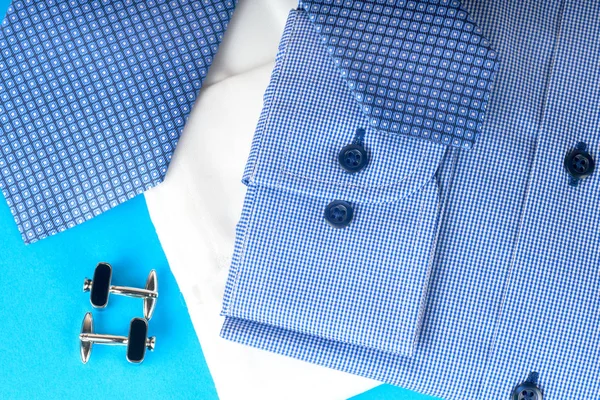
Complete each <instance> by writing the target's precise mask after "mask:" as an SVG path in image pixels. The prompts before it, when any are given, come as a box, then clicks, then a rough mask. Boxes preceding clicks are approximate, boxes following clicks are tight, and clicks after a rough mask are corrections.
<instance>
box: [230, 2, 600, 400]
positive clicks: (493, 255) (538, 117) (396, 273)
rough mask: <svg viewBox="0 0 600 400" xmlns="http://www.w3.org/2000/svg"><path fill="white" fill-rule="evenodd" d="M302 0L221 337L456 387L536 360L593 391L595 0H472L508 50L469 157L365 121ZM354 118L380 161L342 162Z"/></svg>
mask: <svg viewBox="0 0 600 400" xmlns="http://www.w3.org/2000/svg"><path fill="white" fill-rule="evenodd" d="M309 3H311V4H312V3H313V2H303V7H304V8H302V7H301V8H300V9H298V10H296V11H292V12H291V14H290V16H289V19H288V24H287V26H286V29H285V33H284V36H283V38H282V41H281V45H280V51H279V54H278V57H277V60H276V66H275V69H274V71H273V75H272V79H271V83H270V85H269V88H268V89H267V92H266V94H265V101H264V108H263V112H262V115H261V118H260V120H259V123H258V127H257V130H256V133H255V136H254V140H253V144H252V149H251V153H250V157H249V160H248V163H247V166H246V170H245V172H244V177H243V182H244V183H245V184H246V185H247V195H246V199H245V203H244V210H243V213H242V217H241V220H240V222H239V224H238V227H237V232H236V233H237V236H236V245H235V249H234V255H233V262H232V264H231V269H230V274H229V279H228V283H227V288H226V292H225V298H224V304H223V309H222V313H223V315H224V316H225V317H226V318H225V324H224V326H223V329H222V332H221V334H222V336H223V337H224V338H227V339H230V340H233V341H236V342H239V343H243V344H248V345H251V346H254V347H258V348H261V349H265V350H269V351H273V352H277V353H280V354H284V355H288V356H292V357H295V358H299V359H302V360H305V361H309V362H312V363H316V364H320V365H324V366H328V367H331V368H335V369H339V370H342V371H346V372H350V373H354V374H358V375H362V376H365V377H369V378H373V379H377V380H380V381H383V382H388V383H391V384H395V385H398V386H402V387H405V388H409V389H412V390H415V391H418V392H420V393H425V394H430V395H433V396H436V397H440V398H443V399H447V400H453V399H461V400H464V399H465V398H478V399H507V400H508V399H511V394H512V392H513V389H514V388H515V387H516V386H517V385H519V383H521V382H523V381H525V380H526V379H527V377H528V376H530V374H531V373H537V375H538V377H539V378H538V382H537V383H538V385H539V387H540V388H541V389H542V391H543V398H544V399H545V400H558V399H565V398H572V399H595V398H597V397H598V396H599V395H600V380H598V374H599V373H600V371H599V370H598V366H599V365H600V302H599V300H600V274H599V273H598V269H599V262H600V261H599V253H598V243H600V218H599V216H600V215H599V213H600V211H599V210H600V196H598V193H600V180H599V179H600V178H599V175H598V173H597V172H596V173H594V174H593V175H591V176H590V177H588V178H587V179H585V180H583V181H582V182H580V184H579V185H577V186H575V187H574V186H571V185H569V177H568V174H567V172H566V171H565V168H564V164H563V163H564V158H565V155H566V154H567V153H568V152H569V151H570V150H572V149H573V148H574V147H575V146H576V145H577V143H580V142H583V143H586V144H587V146H588V149H589V151H590V153H591V154H592V155H593V156H595V157H597V156H598V154H600V135H599V133H598V129H597V125H598V106H597V105H598V104H599V103H600V86H598V85H597V81H598V77H599V76H600V62H599V61H600V18H599V17H600V9H599V8H598V5H597V3H596V2H594V1H592V0H585V1H569V0H564V1H561V2H555V1H540V2H529V3H527V2H525V3H524V2H512V1H508V0H500V1H476V0H472V1H471V0H465V1H463V2H462V5H461V7H462V8H463V9H464V10H465V11H466V12H467V13H468V15H469V18H472V21H474V23H475V24H476V25H477V26H478V27H479V28H480V29H481V31H482V33H483V36H484V37H486V38H487V39H488V40H489V41H490V43H491V48H493V49H494V51H497V53H498V58H499V59H500V60H501V66H500V68H499V69H498V70H497V74H496V77H495V80H494V87H493V90H492V91H491V94H490V96H489V103H488V104H487V111H486V115H485V119H484V120H483V124H482V126H481V128H482V130H481V134H480V135H478V139H477V145H476V146H474V147H473V148H471V149H469V150H468V151H467V149H465V146H458V147H455V146H446V145H445V143H443V142H441V141H440V142H435V141H430V140H421V139H422V138H415V137H410V135H398V134H396V133H393V132H389V131H386V130H382V129H381V127H380V126H379V125H378V126H373V124H372V120H371V119H370V115H369V114H368V113H367V114H365V109H364V107H363V104H361V103H360V101H359V100H360V99H357V97H356V96H357V93H356V92H355V91H353V88H352V87H349V86H350V85H349V83H348V81H347V80H346V77H345V76H343V74H342V70H341V68H340V66H339V63H336V61H335V57H333V56H332V53H331V51H330V50H329V49H328V46H327V43H325V41H326V40H328V39H327V38H326V37H325V39H324V36H323V35H321V34H320V32H319V31H318V29H317V27H316V26H315V24H314V23H313V21H314V20H315V17H313V18H311V13H310V11H308V9H309V7H310V6H311V4H309ZM314 3H316V4H319V5H321V6H323V5H327V4H332V3H333V1H326V0H323V1H321V2H314ZM355 3H356V4H361V6H362V5H364V4H367V3H368V4H371V5H373V6H375V5H376V4H383V2H381V3H380V2H375V1H344V2H343V5H344V7H348V8H351V7H352V6H353V4H355ZM396 3H397V4H398V5H401V4H402V5H403V4H407V3H409V2H407V3H404V2H402V1H397V2H394V4H396ZM416 3H427V4H429V3H437V2H434V1H432V2H416ZM386 4H387V3H386ZM390 4H391V3H390ZM411 52H412V50H411V51H410V52H409V53H411ZM334 53H335V51H334ZM492 70H493V69H492ZM488 88H489V86H488ZM359 97H360V96H359ZM380 122H381V121H379V122H378V124H379V123H380ZM357 128H365V129H366V130H367V133H366V135H365V139H364V140H365V142H364V144H365V148H366V149H367V151H368V152H369V156H370V161H369V165H368V166H367V167H366V168H365V169H364V170H363V171H361V172H360V173H357V174H348V173H346V172H345V171H343V170H342V169H341V168H340V166H339V164H337V152H338V151H339V150H340V149H341V148H342V147H343V146H344V145H346V144H348V143H351V142H352V140H353V135H354V132H355V131H356V129H357ZM416 136H419V135H416ZM333 200H344V201H348V202H350V203H351V204H352V205H353V207H354V219H353V221H352V222H351V224H350V225H349V226H348V227H346V228H344V229H334V228H332V227H331V226H329V225H328V224H327V222H326V220H325V218H324V217H323V211H324V208H325V207H326V205H327V204H329V203H330V202H331V201H333Z"/></svg>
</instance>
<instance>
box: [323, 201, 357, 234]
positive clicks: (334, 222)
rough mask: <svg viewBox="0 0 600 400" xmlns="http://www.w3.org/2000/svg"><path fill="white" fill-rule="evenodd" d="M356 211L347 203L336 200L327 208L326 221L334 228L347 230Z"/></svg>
mask: <svg viewBox="0 0 600 400" xmlns="http://www.w3.org/2000/svg"><path fill="white" fill-rule="evenodd" d="M353 214H354V210H353V209H352V204H350V203H348V202H347V201H342V200H334V201H332V202H331V203H329V204H328V205H327V207H326V208H325V219H326V220H327V222H329V225H331V226H333V227H334V228H345V227H347V226H348V224H350V222H351V221H352V215H353Z"/></svg>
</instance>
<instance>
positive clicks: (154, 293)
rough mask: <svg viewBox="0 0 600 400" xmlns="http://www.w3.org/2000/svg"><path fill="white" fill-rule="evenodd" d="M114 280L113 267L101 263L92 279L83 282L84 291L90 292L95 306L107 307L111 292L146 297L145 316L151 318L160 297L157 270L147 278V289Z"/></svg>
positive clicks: (91, 300)
mask: <svg viewBox="0 0 600 400" xmlns="http://www.w3.org/2000/svg"><path fill="white" fill-rule="evenodd" d="M111 282H112V267H111V266H110V264H108V263H99V264H98V265H97V266H96V269H95V271H94V278H93V279H92V280H90V279H88V278H86V279H85V280H84V282H83V291H84V292H88V291H89V292H91V293H90V303H91V304H92V307H94V308H105V307H106V306H107V304H108V297H109V295H110V294H111V293H113V294H117V295H121V296H128V297H139V298H142V299H144V318H146V319H147V320H150V318H152V314H153V313H154V308H155V306H156V299H157V298H158V278H157V276H156V271H154V270H152V271H150V274H149V275H148V279H147V280H146V287H145V289H137V288H132V287H126V286H114V285H111Z"/></svg>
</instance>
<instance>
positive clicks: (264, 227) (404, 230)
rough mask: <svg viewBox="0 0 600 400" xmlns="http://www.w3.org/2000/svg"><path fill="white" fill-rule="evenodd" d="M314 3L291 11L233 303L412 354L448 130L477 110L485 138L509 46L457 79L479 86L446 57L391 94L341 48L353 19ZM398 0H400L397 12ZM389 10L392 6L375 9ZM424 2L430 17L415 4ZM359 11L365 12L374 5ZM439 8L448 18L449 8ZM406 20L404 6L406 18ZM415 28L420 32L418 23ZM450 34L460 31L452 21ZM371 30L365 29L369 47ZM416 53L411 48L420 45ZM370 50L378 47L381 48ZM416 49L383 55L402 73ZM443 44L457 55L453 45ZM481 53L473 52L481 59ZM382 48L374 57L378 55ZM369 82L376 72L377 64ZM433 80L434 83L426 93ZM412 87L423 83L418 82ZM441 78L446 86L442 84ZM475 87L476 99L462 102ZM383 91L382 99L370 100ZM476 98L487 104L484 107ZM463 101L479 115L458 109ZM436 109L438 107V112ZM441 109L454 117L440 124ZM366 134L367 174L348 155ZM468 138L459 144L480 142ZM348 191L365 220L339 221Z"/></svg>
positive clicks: (259, 136) (257, 146)
mask: <svg viewBox="0 0 600 400" xmlns="http://www.w3.org/2000/svg"><path fill="white" fill-rule="evenodd" d="M365 4H367V5H368V4H371V3H370V2H366V3H365ZM302 7H305V8H306V10H305V9H303V8H300V9H298V10H295V11H292V12H291V13H290V16H289V19H288V22H287V25H286V28H285V32H284V35H283V39H282V41H281V44H280V49H279V54H278V56H277V59H276V66H275V69H274V71H273V75H272V78H271V82H270V85H269V87H268V89H267V92H266V94H265V100H264V103H265V104H264V109H263V112H262V115H261V118H260V121H259V123H258V127H257V131H256V133H255V137H254V141H253V145H252V149H251V154H250V157H249V160H248V163H247V166H246V170H245V173H244V177H243V182H244V183H245V184H246V185H247V186H248V191H247V196H246V200H245V204H244V210H243V215H242V218H241V221H240V223H239V224H238V229H237V238H236V246H235V253H234V257H233V263H232V266H231V271H230V275H229V279H228V283H227V287H226V293H225V298H224V304H223V310H222V314H223V315H224V316H225V317H227V319H238V320H244V321H250V322H253V323H257V324H263V325H267V326H272V327H276V328H280V329H285V330H290V331H293V332H297V333H300V334H305V335H312V336H315V337H319V338H322V339H327V340H332V341H337V342H341V343H346V344H350V345H356V346H362V347H366V348H370V349H374V350H378V351H382V352H387V353H391V354H396V355H401V356H407V357H410V356H411V355H412V354H413V351H414V347H415V343H416V341H417V338H418V332H419V327H420V321H421V319H422V315H423V311H424V304H425V299H426V294H427V287H428V281H429V276H430V270H431V264H432V257H433V254H434V249H435V241H436V240H435V239H436V233H437V225H438V218H439V215H440V213H439V210H440V198H439V197H440V196H439V189H438V182H437V180H436V178H435V174H436V171H437V170H438V168H439V166H440V163H441V162H442V160H443V159H444V157H445V155H446V153H447V145H449V144H452V140H451V139H443V137H444V134H443V131H444V129H447V128H446V126H450V125H452V126H454V130H453V131H452V132H449V135H450V136H453V135H456V133H457V132H459V131H460V130H461V128H460V126H461V124H464V125H465V126H466V127H468V126H471V124H474V125H473V127H472V130H471V131H469V130H468V129H466V130H463V131H462V132H463V133H465V135H463V138H465V139H466V138H468V139H469V140H474V139H475V137H476V136H477V134H476V130H477V126H478V125H477V124H478V122H477V121H479V120H481V119H482V115H483V110H484V104H483V99H485V98H486V97H487V90H488V88H489V87H490V82H491V77H492V75H493V70H494V68H495V65H496V64H495V61H494V60H495V55H494V54H492V58H488V59H482V60H481V64H482V65H484V64H486V63H491V64H489V65H488V67H489V68H487V69H485V71H487V75H486V77H485V78H484V79H483V80H475V81H474V82H473V85H471V86H469V85H468V84H467V83H466V82H465V85H464V86H465V87H471V88H472V92H469V95H466V94H464V93H463V94H462V95H461V94H457V93H453V91H457V90H459V89H460V90H463V91H464V90H465V89H464V87H463V88H457V87H458V86H461V85H460V84H456V85H455V84H454V83H452V84H451V85H450V86H444V85H445V83H447V82H448V81H446V80H444V79H442V78H441V77H438V78H436V77H435V75H436V73H437V69H434V70H432V71H424V72H423V76H425V75H427V74H428V73H431V74H433V76H432V77H431V79H427V80H426V81H422V80H420V79H416V80H415V81H414V85H411V84H409V85H408V86H407V87H406V91H405V92H402V93H401V94H400V95H398V93H399V92H401V91H402V88H399V89H398V91H396V92H394V93H395V94H394V93H392V94H389V93H387V94H386V93H384V92H382V91H381V90H382V85H383V84H382V82H383V80H384V79H388V78H384V77H383V76H379V75H378V74H376V73H375V72H374V73H373V74H372V75H369V76H376V77H377V79H379V80H378V81H377V82H379V83H375V84H374V85H375V86H372V85H370V84H365V85H363V84H361V83H360V82H361V81H362V80H363V77H362V74H361V73H359V74H358V75H357V76H356V80H353V78H352V77H353V76H355V72H356V71H355V72H353V71H354V69H353V68H354V64H352V65H349V66H348V68H345V67H344V65H345V63H346V61H345V59H344V57H343V55H342V56H341V57H337V54H339V53H340V51H339V50H338V49H339V47H336V46H333V47H332V46H330V44H331V43H339V40H342V39H340V38H341V37H343V36H344V32H343V30H342V31H340V32H338V31H337V30H336V29H329V28H328V26H329V25H327V23H328V21H330V19H329V17H328V16H327V15H331V8H327V9H326V10H325V11H327V13H329V14H327V13H325V14H326V15H325V16H323V14H319V12H321V11H324V7H325V6H321V7H320V8H319V7H318V6H316V5H315V4H314V3H313V2H303V4H302ZM308 10H311V11H308ZM396 10H398V8H394V7H392V14H394V13H395V12H396ZM313 11H314V12H313ZM346 11H347V10H346ZM346 11H345V10H344V9H343V7H342V9H341V10H338V11H335V13H336V14H337V15H338V16H339V18H343V15H342V14H344V13H346ZM379 11H381V13H384V12H385V11H386V10H384V9H381V10H374V11H373V13H375V12H379ZM434 11H439V8H435V10H434ZM349 12H352V10H350V11H349ZM415 12H416V11H415ZM410 16H411V18H417V19H418V18H420V17H414V13H412V14H410ZM399 17H402V15H400V16H399ZM331 18H334V17H331ZM335 18H337V17H335ZM356 18H357V19H358V20H360V19H361V18H362V17H361V14H360V13H359V14H358V15H357V16H356ZM364 18H365V20H366V21H367V22H366V23H365V26H364V29H366V30H374V31H375V32H377V30H378V28H377V26H373V27H371V26H370V22H368V21H373V20H374V19H373V18H370V17H369V16H368V15H367V16H366V17H364ZM386 18H388V17H386ZM389 18H392V17H389ZM457 18H458V17H457ZM396 19H398V18H396ZM463 19H464V18H463ZM461 21H462V20H461ZM439 22H440V24H442V25H443V23H444V19H443V18H442V19H441V20H440V21H439ZM383 23H386V24H389V23H391V22H390V21H383ZM434 23H435V21H433V20H432V24H434ZM375 24H376V23H375ZM403 24H404V22H402V20H399V22H398V26H399V28H398V29H400V26H402V25H403ZM461 26H464V25H461ZM354 28H356V27H354ZM405 29H406V32H407V34H408V33H410V32H411V31H410V29H411V25H410V24H408V25H407V26H406V27H405ZM441 29H443V28H440V30H441ZM469 29H470V30H473V29H472V28H469ZM324 32H328V33H325V34H324ZM336 32H337V33H336ZM446 34H447V35H450V36H451V35H452V29H449V30H448V32H447V33H446ZM336 35H337V36H336ZM369 37H371V38H374V36H369ZM469 37H470V36H469ZM336 38H337V39H336ZM416 39H417V37H416V36H415V40H416ZM375 40H376V39H375ZM436 40H437V39H436ZM426 41H427V40H426ZM361 43H362V44H361ZM364 43H366V42H365V41H364V40H363V41H362V42H360V43H358V44H357V45H356V46H357V47H358V49H357V50H360V49H361V48H362V47H363V45H364ZM442 43H444V45H447V42H446V41H443V42H442ZM395 47H397V46H395V45H394V44H393V43H391V44H390V48H392V49H393V48H395ZM400 47H402V46H401V45H400ZM430 47H432V48H431V50H429V51H431V52H433V53H435V52H436V51H437V48H436V47H435V44H432V45H431V46H430ZM467 47H468V46H467ZM481 48H482V49H484V50H483V53H485V54H488V53H489V51H488V50H487V49H486V48H484V47H481ZM373 51H381V50H380V49H379V50H373ZM423 51H427V50H426V49H425V48H423ZM468 51H469V50H467V49H466V48H465V53H467V52H468ZM475 52H477V51H475ZM409 53H410V54H409V57H408V58H410V57H411V56H410V55H412V54H414V51H411V52H409ZM364 57H367V58H368V57H369V55H368V49H367V51H366V52H365V55H364ZM402 57H403V56H402V55H401V54H400V53H398V54H396V53H393V55H390V57H388V58H386V59H383V60H380V61H381V63H382V65H390V68H389V69H390V70H391V71H392V72H391V76H390V78H389V79H388V83H387V85H388V86H389V85H395V84H398V85H402V83H401V82H402V81H403V77H402V76H398V79H397V81H396V80H393V76H395V74H396V72H397V71H398V66H397V65H396V63H397V62H399V60H401V58H402ZM440 57H441V58H440V60H441V62H442V63H444V61H443V60H442V59H443V58H444V55H443V54H441V56H440ZM475 58H476V56H473V58H472V60H471V61H472V62H476V61H475ZM378 62H379V61H377V60H374V63H375V64H374V65H377V63H378ZM453 63H456V64H457V66H456V67H454V66H452V65H451V64H453ZM416 64H418V62H417V63H415V65H416ZM365 65H366V64H365ZM403 65H404V64H403ZM465 65H467V63H462V62H461V61H450V60H449V61H448V64H447V65H446V64H444V65H443V67H444V69H445V68H448V70H451V69H452V68H456V69H457V71H460V70H461V68H462V67H464V66H465ZM467 67H468V68H467V69H468V70H469V71H471V69H476V70H478V71H479V70H480V69H479V67H473V66H472V65H467ZM361 68H362V69H364V68H365V67H364V65H363V66H362V67H361ZM361 68H359V69H361ZM440 68H441V67H440ZM463 69H464V68H463ZM445 71H446V73H448V71H447V70H445ZM465 71H466V70H465ZM382 73H383V70H382ZM458 75H460V74H459V73H457V74H456V77H457V78H458ZM460 79H463V78H460ZM464 79H468V78H466V77H464ZM389 80H391V81H392V82H396V83H390V82H389ZM438 80H441V82H442V83H441V86H440V89H439V90H437V89H434V88H433V87H434V86H435V85H436V82H437V81H438ZM409 81H410V80H409ZM366 82H375V80H371V79H370V78H369V77H367V78H366ZM481 82H483V83H481ZM477 85H482V88H481V89H477V88H476V87H477ZM413 86H414V87H413ZM426 87H427V88H429V89H428V90H430V91H429V92H427V94H423V95H420V94H419V93H425V92H424V90H425V88H426ZM444 87H446V88H447V89H448V90H447V91H444ZM390 90H392V89H390ZM411 90H416V91H417V92H418V93H416V94H415V95H414V96H413V95H411V94H410V91H411ZM479 91H480V92H481V93H479ZM371 92H373V93H374V94H373V95H371V94H370V93H371ZM432 92H435V93H437V95H438V96H441V98H438V99H433V98H431V96H432ZM475 92H477V94H475ZM378 93H379V94H380V95H379V94H378ZM388 95H389V96H388ZM392 95H393V96H392ZM386 96H388V97H390V96H391V97H394V96H396V97H395V98H396V100H395V101H393V102H391V103H390V102H389V101H388V100H389V99H388V100H385V98H386ZM444 96H447V97H448V98H447V100H448V101H447V102H445V101H444V100H443V99H444ZM453 96H454V97H453ZM461 96H462V97H461ZM469 96H471V97H470V99H469V102H468V104H467V103H465V107H462V106H460V105H459V104H460V103H461V102H465V101H466V100H465V99H466V98H467V97H469ZM405 97H406V98H405ZM413 97H414V98H413ZM478 98H481V100H478ZM426 100H427V101H426ZM453 101H455V103H456V104H455V103H453ZM381 102H383V103H384V107H383V108H381V109H380V111H377V109H375V108H374V107H373V106H371V105H370V104H378V103H381ZM388 103H389V104H388ZM413 103H414V104H413ZM419 104H421V105H419ZM387 106H389V110H388V111H390V112H392V111H393V110H399V107H404V108H405V109H408V108H410V110H411V112H413V111H414V113H416V114H419V113H422V115H423V118H420V117H416V116H415V115H413V114H411V115H409V114H410V113H401V112H392V113H391V114H389V115H388V111H385V110H386V108H385V107H387ZM469 107H471V108H473V107H475V108H477V107H478V110H477V112H476V113H475V114H476V115H475V114H474V111H473V110H470V109H469ZM463 108H464V109H463ZM419 110H421V111H419ZM380 112H381V114H380ZM454 112H456V114H453V113H454ZM461 113H466V115H465V117H464V118H463V121H462V122H460V123H458V122H456V120H459V119H460V118H462V117H459V115H460V114H461ZM438 114H439V115H438ZM396 115H400V116H401V117H400V118H401V119H405V118H410V122H407V123H401V121H399V122H398V126H402V129H395V128H394V127H395V126H396V125H395V124H396V123H395V122H392V121H393V120H394V118H396ZM427 115H431V120H430V121H429V122H428V120H427ZM386 116H389V118H387V117H386ZM386 118H387V119H386ZM436 118H438V119H439V121H445V122H440V123H439V124H438V123H437V122H435V121H434V120H435V119H436ZM386 121H387V122H386ZM449 121H454V122H449ZM430 123H431V129H430V130H429V133H426V135H425V136H424V135H423V132H424V130H427V129H428V128H427V126H429V124H430ZM406 127H409V129H408V130H407V131H406V132H405V131H403V129H405V128H406ZM382 128H386V129H382ZM438 128H439V130H440V131H439V132H437V133H436V129H438ZM417 131H418V132H417ZM467 131H469V132H470V133H469V134H468V135H467V134H466V132H467ZM357 132H361V133H360V135H358V134H357ZM438 133H439V135H438ZM411 136H416V137H417V138H415V137H411ZM450 136H448V137H450ZM423 139H426V140H423ZM352 143H360V146H361V147H362V148H364V149H365V151H366V153H367V157H366V159H368V164H367V165H366V167H365V168H364V169H363V170H361V171H360V172H359V173H356V174H353V173H349V172H348V171H347V170H345V169H344V168H342V167H341V165H340V161H339V157H338V155H339V153H340V150H341V149H343V148H344V147H345V146H347V145H349V144H352ZM464 143H465V142H464V141H461V142H460V143H458V146H460V147H469V146H465V145H464ZM338 203H341V204H343V205H344V208H343V215H341V216H340V218H342V219H344V218H347V219H349V220H351V221H350V223H349V224H348V225H347V226H345V227H344V229H335V226H332V224H331V223H330V222H331V220H330V218H329V219H328V215H327V213H328V212H329V211H330V210H331V207H332V205H333V206H334V207H335V205H336V204H338ZM338 211H339V210H338ZM334 225H335V224H334ZM226 325H227V322H226ZM227 332H228V330H224V333H223V335H224V336H225V337H227V336H228V334H227ZM230 338H231V337H230Z"/></svg>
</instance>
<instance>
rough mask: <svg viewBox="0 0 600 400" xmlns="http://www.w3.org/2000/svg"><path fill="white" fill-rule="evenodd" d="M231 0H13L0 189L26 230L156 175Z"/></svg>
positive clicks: (4, 40)
mask: <svg viewBox="0 0 600 400" xmlns="http://www.w3.org/2000/svg"><path fill="white" fill-rule="evenodd" d="M235 5H236V1H235V0H196V1H194V0H171V1H166V0H43V1H42V0H15V1H13V3H12V4H11V6H10V8H9V10H8V13H7V15H6V17H5V19H4V22H3V24H2V26H1V31H0V76H1V79H0V188H1V189H2V192H3V194H4V196H5V197H6V200H7V202H8V204H9V206H10V209H11V211H12V213H13V215H14V217H15V220H16V222H17V224H18V226H19V229H20V231H21V234H22V236H23V239H24V240H25V242H27V243H31V242H34V241H36V240H39V239H42V238H44V237H47V236H49V235H52V234H55V233H57V232H61V231H63V230H65V229H67V228H70V227H73V226H75V225H77V224H80V223H83V222H85V221H86V220H89V219H91V218H93V217H94V216H96V215H98V214H100V213H102V212H104V211H107V210H109V209H110V208H112V207H115V206H117V205H118V204H120V203H123V202H125V201H127V200H128V199H130V198H132V197H134V196H136V195H137V194H140V193H142V192H143V191H145V190H147V189H149V188H150V187H152V186H155V185H157V184H158V183H160V182H161V181H162V180H163V179H164V177H165V174H166V171H167V167H168V165H169V162H170V160H171V156H172V154H173V151H174V149H175V146H176V145H177V140H178V139H179V136H180V134H181V131H182V129H183V126H184V124H185V122H186V119H187V117H188V115H189V113H190V111H191V108H192V104H193V103H194V101H195V99H196V96H197V93H198V90H199V89H200V87H201V86H202V81H203V79H204V78H205V77H206V74H207V72H208V68H209V66H210V64H211V62H212V60H213V57H214V55H215V53H216V52H217V49H218V46H219V44H220V42H221V39H222V37H223V33H224V32H225V30H226V28H227V24H228V22H229V19H230V18H231V15H232V13H233V10H234V8H235Z"/></svg>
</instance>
